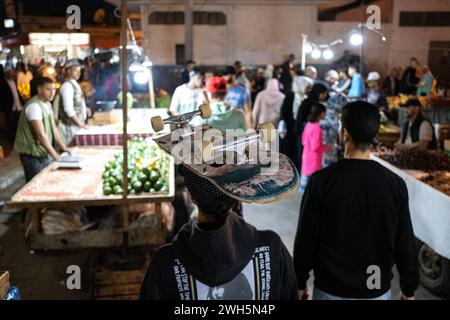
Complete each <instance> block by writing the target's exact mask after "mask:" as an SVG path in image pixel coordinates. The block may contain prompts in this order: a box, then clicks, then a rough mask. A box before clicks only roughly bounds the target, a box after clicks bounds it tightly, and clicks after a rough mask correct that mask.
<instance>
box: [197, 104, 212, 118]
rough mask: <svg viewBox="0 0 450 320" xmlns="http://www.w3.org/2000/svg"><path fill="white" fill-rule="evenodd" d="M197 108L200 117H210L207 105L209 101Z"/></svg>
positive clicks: (209, 109) (209, 108)
mask: <svg viewBox="0 0 450 320" xmlns="http://www.w3.org/2000/svg"><path fill="white" fill-rule="evenodd" d="M198 110H199V111H200V117H201V118H202V119H208V118H209V117H211V113H212V111H211V107H210V106H209V103H204V104H202V105H200V107H198Z"/></svg>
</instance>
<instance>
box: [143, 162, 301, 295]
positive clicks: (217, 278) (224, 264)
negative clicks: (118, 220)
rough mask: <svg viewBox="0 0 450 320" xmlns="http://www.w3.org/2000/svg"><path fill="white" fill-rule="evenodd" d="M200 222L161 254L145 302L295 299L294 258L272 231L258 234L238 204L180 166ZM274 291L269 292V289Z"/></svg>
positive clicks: (157, 254) (149, 278)
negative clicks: (237, 211) (238, 211)
mask: <svg viewBox="0 0 450 320" xmlns="http://www.w3.org/2000/svg"><path fill="white" fill-rule="evenodd" d="M180 171H181V173H182V174H183V176H184V179H185V183H186V186H187V188H188V190H189V193H190V197H191V199H192V201H193V202H195V203H196V204H197V206H198V208H199V214H198V220H197V221H196V220H191V221H190V222H189V223H187V224H185V225H184V226H183V227H182V229H181V230H180V232H179V233H178V235H177V236H176V237H175V238H174V240H173V241H172V242H171V243H170V244H166V245H164V246H162V247H160V248H159V249H157V250H156V251H155V253H154V255H153V258H152V262H151V264H150V266H149V268H148V270H147V273H146V275H145V278H144V280H143V282H142V284H141V292H140V298H141V299H144V300H194V299H195V300H208V299H232V300H241V299H244V300H274V299H275V300H289V299H297V285H296V278H295V273H294V266H293V263H292V258H291V256H290V254H289V252H288V250H287V249H286V247H285V246H284V244H283V242H282V241H281V239H280V237H279V236H278V235H277V234H276V233H274V232H273V231H258V230H257V229H256V228H255V227H254V226H252V225H250V224H248V223H246V222H245V221H244V220H243V219H242V218H240V217H238V216H237V215H236V214H235V213H234V212H233V211H232V210H231V208H232V207H233V206H234V205H235V203H236V201H237V200H235V199H233V198H231V197H229V196H227V195H226V194H224V193H223V192H222V191H221V190H220V189H218V188H217V187H216V186H215V185H214V184H212V183H211V182H209V181H208V180H207V179H205V178H202V177H200V176H199V175H197V174H195V173H194V172H193V171H191V170H190V169H188V168H186V167H185V166H181V170H180ZM269 288H270V289H269Z"/></svg>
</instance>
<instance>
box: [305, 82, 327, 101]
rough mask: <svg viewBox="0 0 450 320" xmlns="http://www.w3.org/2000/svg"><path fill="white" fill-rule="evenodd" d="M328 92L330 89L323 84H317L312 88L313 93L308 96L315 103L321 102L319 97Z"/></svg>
mask: <svg viewBox="0 0 450 320" xmlns="http://www.w3.org/2000/svg"><path fill="white" fill-rule="evenodd" d="M325 92H328V88H327V86H326V85H324V84H323V83H320V82H317V83H314V85H313V86H312V88H311V92H310V93H309V95H308V98H310V99H312V100H313V101H315V102H319V96H320V94H322V93H325Z"/></svg>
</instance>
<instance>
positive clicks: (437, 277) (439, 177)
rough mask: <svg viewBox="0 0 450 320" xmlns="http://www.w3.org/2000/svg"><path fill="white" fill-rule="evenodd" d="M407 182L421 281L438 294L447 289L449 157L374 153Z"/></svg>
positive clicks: (449, 269)
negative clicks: (416, 240) (417, 241)
mask: <svg viewBox="0 0 450 320" xmlns="http://www.w3.org/2000/svg"><path fill="white" fill-rule="evenodd" d="M372 159H373V160H375V161H377V162H378V163H380V164H381V165H383V166H384V167H386V168H388V169H389V170H391V171H392V172H394V173H396V174H397V175H398V176H400V177H401V178H402V179H403V180H404V181H405V183H406V186H407V188H408V194H409V208H410V212H411V219H412V224H413V228H414V234H415V235H416V237H417V239H418V240H419V245H418V247H419V262H420V267H421V270H420V271H421V272H420V277H421V282H422V284H423V285H424V286H425V287H426V288H427V289H429V290H430V291H431V292H433V293H435V294H437V295H444V294H445V293H446V292H447V290H448V289H449V288H450V281H449V280H448V279H449V278H448V277H449V275H450V261H449V259H450V233H449V232H448V227H449V226H450V158H449V157H447V156H446V155H445V153H443V152H440V151H432V152H431V151H426V150H424V151H419V150H410V151H407V152H402V153H388V154H373V155H372Z"/></svg>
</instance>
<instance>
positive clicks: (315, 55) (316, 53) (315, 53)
mask: <svg viewBox="0 0 450 320" xmlns="http://www.w3.org/2000/svg"><path fill="white" fill-rule="evenodd" d="M321 56H322V52H320V50H319V49H317V48H316V49H314V50H313V51H312V52H311V57H312V58H313V59H320V57H321Z"/></svg>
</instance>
